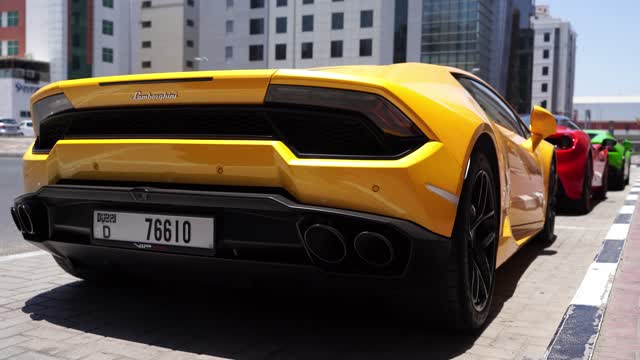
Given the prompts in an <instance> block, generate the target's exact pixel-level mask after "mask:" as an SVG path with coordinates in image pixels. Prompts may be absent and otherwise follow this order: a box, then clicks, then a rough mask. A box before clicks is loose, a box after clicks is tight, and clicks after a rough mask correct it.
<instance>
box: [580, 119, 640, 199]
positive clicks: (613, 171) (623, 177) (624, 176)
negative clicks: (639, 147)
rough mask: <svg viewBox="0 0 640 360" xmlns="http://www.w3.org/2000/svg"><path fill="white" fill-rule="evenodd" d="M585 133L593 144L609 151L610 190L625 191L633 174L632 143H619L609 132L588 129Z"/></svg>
mask: <svg viewBox="0 0 640 360" xmlns="http://www.w3.org/2000/svg"><path fill="white" fill-rule="evenodd" d="M585 132H586V133H587V134H588V135H589V137H590V138H591V143H592V144H599V145H601V146H604V147H606V148H607V150H608V151H609V189H611V190H624V187H625V185H627V184H629V175H630V174H631V153H632V151H631V150H632V149H631V143H630V142H629V141H627V140H625V141H624V143H623V144H621V143H619V142H618V140H617V139H616V138H615V137H614V136H613V135H611V133H610V132H609V131H607V130H592V129H588V130H585Z"/></svg>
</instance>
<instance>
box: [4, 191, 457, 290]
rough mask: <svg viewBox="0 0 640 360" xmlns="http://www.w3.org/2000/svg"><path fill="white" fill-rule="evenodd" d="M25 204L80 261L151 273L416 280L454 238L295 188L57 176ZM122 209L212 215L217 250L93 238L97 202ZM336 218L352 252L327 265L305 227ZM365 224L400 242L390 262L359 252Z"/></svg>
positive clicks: (40, 233)
mask: <svg viewBox="0 0 640 360" xmlns="http://www.w3.org/2000/svg"><path fill="white" fill-rule="evenodd" d="M24 205H26V207H27V208H28V209H29V213H30V216H31V219H32V222H33V224H34V226H33V232H32V233H27V232H23V236H24V237H25V239H26V240H28V241H29V242H31V243H32V244H34V245H36V246H38V247H40V248H42V249H44V250H46V251H48V252H50V253H52V254H54V255H56V256H59V257H63V258H66V259H68V260H69V261H71V263H72V264H74V265H75V266H79V267H88V268H103V269H105V270H110V269H111V270H114V269H115V270H123V271H125V272H130V273H136V274H142V273H144V272H147V271H149V272H151V271H153V270H154V269H158V268H165V269H173V270H176V269H180V270H190V269H209V270H211V271H213V272H218V273H224V274H225V277H226V276H227V275H229V276H241V277H245V276H251V275H252V274H253V275H255V276H266V275H268V274H272V275H274V276H276V277H282V276H286V277H289V276H295V274H301V275H302V274H304V275H305V276H312V277H327V276H334V277H335V276H337V277H347V278H348V277H359V278H361V277H363V276H364V277H372V278H377V279H384V278H387V279H399V278H402V279H405V280H407V281H410V282H415V283H416V284H417V283H419V282H420V281H423V280H424V276H425V275H426V274H429V273H433V272H434V271H435V270H437V269H439V268H442V267H443V265H444V264H445V262H446V261H447V259H448V258H449V252H450V245H451V240H450V239H449V238H446V237H442V236H439V235H436V234H434V233H433V232H431V231H429V230H427V229H425V228H423V227H421V226H419V225H416V224H415V223H412V222H410V221H406V220H401V219H397V218H391V217H386V216H379V215H374V214H368V213H362V212H356V211H350V210H342V209H335V208H327V207H318V206H307V205H303V204H300V203H298V202H296V201H295V200H293V199H291V198H290V197H289V196H287V194H278V193H272V194H265V193H255V192H230V191H211V190H180V189H168V188H157V187H131V186H94V185H91V186H89V185H49V186H44V187H42V188H41V189H39V190H38V191H37V192H34V193H29V194H26V195H23V196H21V197H19V198H17V199H16V200H15V207H16V208H18V207H21V206H24ZM109 209H111V210H118V211H127V212H149V213H164V214H181V215H187V214H189V215H196V216H212V217H214V218H215V221H216V230H215V234H214V237H215V242H214V244H215V245H214V250H213V251H211V250H199V251H196V252H194V251H192V249H189V250H190V251H189V252H185V250H183V249H181V248H177V247H168V246H162V245H153V244H152V246H151V247H148V248H146V249H145V250H141V249H139V248H136V247H135V246H134V243H125V242H119V241H118V242H116V241H104V240H95V239H93V234H92V229H93V223H92V221H93V211H94V210H109ZM317 223H319V224H328V225H331V226H332V227H334V228H336V229H338V230H339V231H340V232H341V233H342V234H343V235H344V239H345V243H346V252H347V256H346V258H345V259H344V260H343V261H342V262H340V263H339V264H326V263H323V262H322V261H318V259H316V258H314V256H313V255H311V254H310V253H309V251H307V249H306V248H305V246H304V242H303V240H302V235H301V234H303V233H304V230H305V228H306V227H308V226H310V225H311V224H317ZM362 231H374V232H377V233H380V234H383V235H384V236H385V237H387V238H388V239H389V241H390V243H391V244H392V246H393V247H394V249H395V257H394V260H393V261H392V262H391V264H389V265H388V266H385V267H374V266H371V265H368V264H367V263H366V262H364V261H362V259H361V258H359V257H358V255H357V254H356V252H355V251H354V248H353V239H354V238H355V236H356V235H357V234H358V233H360V232H362Z"/></svg>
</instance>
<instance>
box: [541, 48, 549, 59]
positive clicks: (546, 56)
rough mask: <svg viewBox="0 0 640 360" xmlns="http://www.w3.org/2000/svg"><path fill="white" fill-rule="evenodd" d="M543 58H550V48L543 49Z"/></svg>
mask: <svg viewBox="0 0 640 360" xmlns="http://www.w3.org/2000/svg"><path fill="white" fill-rule="evenodd" d="M542 58H543V59H548V58H549V50H542Z"/></svg>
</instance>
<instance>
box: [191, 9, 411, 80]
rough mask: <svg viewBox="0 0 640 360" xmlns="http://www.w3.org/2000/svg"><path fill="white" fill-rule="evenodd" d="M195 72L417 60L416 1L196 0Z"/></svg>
mask: <svg viewBox="0 0 640 360" xmlns="http://www.w3.org/2000/svg"><path fill="white" fill-rule="evenodd" d="M200 5H201V10H200V11H201V13H202V14H207V16H206V17H202V19H201V24H200V39H199V45H200V55H199V56H200V57H202V58H205V59H208V61H206V62H201V63H200V64H199V68H200V69H230V68H236V69H237V68H240V69H250V68H306V67H315V66H331V65H344V64H391V63H394V62H405V61H419V60H420V57H419V52H420V48H419V46H420V25H421V24H420V18H419V16H418V14H420V12H421V11H420V9H421V6H422V4H421V0H395V1H390V0H347V1H342V0H224V1H202V2H201V3H200Z"/></svg>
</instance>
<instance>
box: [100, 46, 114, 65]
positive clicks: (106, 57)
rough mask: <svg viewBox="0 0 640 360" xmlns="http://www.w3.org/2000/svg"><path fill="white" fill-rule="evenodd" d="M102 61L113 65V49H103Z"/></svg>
mask: <svg viewBox="0 0 640 360" xmlns="http://www.w3.org/2000/svg"><path fill="white" fill-rule="evenodd" d="M102 61H103V62H106V63H113V49H111V48H102Z"/></svg>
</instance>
